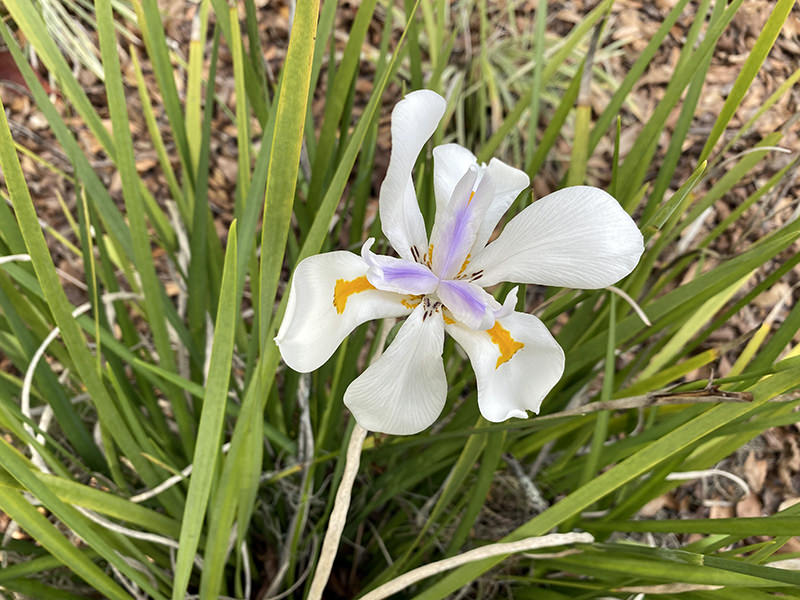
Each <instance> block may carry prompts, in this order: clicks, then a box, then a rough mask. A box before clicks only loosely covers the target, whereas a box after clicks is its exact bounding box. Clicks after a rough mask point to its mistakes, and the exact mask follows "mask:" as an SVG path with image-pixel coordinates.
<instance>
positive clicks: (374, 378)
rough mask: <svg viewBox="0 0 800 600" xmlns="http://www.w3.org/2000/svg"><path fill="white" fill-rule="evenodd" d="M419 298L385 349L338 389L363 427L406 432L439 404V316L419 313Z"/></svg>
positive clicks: (442, 387) (430, 417) (443, 384)
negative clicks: (378, 356)
mask: <svg viewBox="0 0 800 600" xmlns="http://www.w3.org/2000/svg"><path fill="white" fill-rule="evenodd" d="M425 310H426V307H425V306H424V305H423V304H420V305H419V306H418V307H417V308H416V309H414V312H412V313H411V316H409V317H408V319H407V320H406V322H405V323H403V326H402V327H401V328H400V331H398V332H397V337H396V338H395V339H394V341H393V342H392V343H391V344H390V345H389V347H388V348H387V349H386V351H385V352H384V353H383V354H382V355H381V357H380V358H378V360H376V361H375V362H374V363H373V364H372V365H370V366H369V367H368V368H367V370H366V371H364V372H363V373H362V374H361V375H360V376H359V377H358V378H357V379H356V380H355V381H353V383H351V384H350V386H349V387H348V388H347V391H345V393H344V403H345V405H346V406H347V408H349V409H350V411H351V412H352V413H353V416H354V417H355V418H356V421H358V424H359V425H361V426H362V427H363V428H364V429H367V430H369V431H378V432H381V433H391V434H395V435H412V434H414V433H419V432H420V431H422V430H423V429H425V428H427V427H429V426H430V425H431V424H432V423H433V422H434V421H435V420H436V417H438V416H439V413H441V412H442V408H444V402H445V398H446V396H447V379H446V378H445V374H444V365H443V364H442V347H443V344H444V322H443V321H442V316H441V314H439V313H434V314H432V315H430V316H428V317H427V318H426V317H425V314H426V313H425Z"/></svg>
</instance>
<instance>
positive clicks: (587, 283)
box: [470, 186, 644, 289]
mask: <svg viewBox="0 0 800 600" xmlns="http://www.w3.org/2000/svg"><path fill="white" fill-rule="evenodd" d="M643 251H644V241H643V238H642V234H641V232H640V231H639V228H638V227H637V226H636V223H634V222H633V219H631V217H630V216H629V215H628V213H626V212H625V210H624V209H623V208H622V207H621V206H620V205H619V202H617V200H616V199H614V197H613V196H611V195H610V194H608V193H607V192H605V191H603V190H601V189H599V188H595V187H589V186H574V187H569V188H564V189H563V190H559V191H557V192H554V193H552V194H549V195H547V196H545V197H544V198H542V199H541V200H537V201H536V202H534V203H533V204H531V205H530V206H528V207H527V208H525V209H524V210H523V211H522V212H520V213H519V214H518V215H517V216H515V217H514V218H513V219H511V221H510V222H509V223H508V224H507V225H506V227H505V229H503V232H502V233H501V234H500V236H499V237H498V238H497V239H496V240H495V241H494V242H492V243H491V244H489V245H488V246H487V247H486V248H485V249H484V250H483V251H482V252H480V253H478V255H477V256H476V257H475V259H474V260H473V262H472V264H471V265H470V266H471V268H472V269H473V270H474V271H475V272H477V271H478V270H483V275H482V276H481V277H480V278H479V279H477V280H476V281H475V283H477V284H479V285H481V286H484V287H486V286H490V285H494V284H495V283H499V282H501V281H513V282H516V283H536V284H541V285H552V286H563V287H571V288H580V289H597V288H602V287H606V286H608V285H611V284H613V283H615V282H617V281H619V280H620V279H622V278H623V277H625V276H626V275H628V274H629V273H630V272H631V271H633V269H634V267H636V265H637V263H638V262H639V258H640V257H641V255H642V252H643Z"/></svg>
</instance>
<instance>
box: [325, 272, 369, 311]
mask: <svg viewBox="0 0 800 600" xmlns="http://www.w3.org/2000/svg"><path fill="white" fill-rule="evenodd" d="M374 289H375V286H374V285H372V284H371V283H370V282H369V281H368V280H367V276H366V275H362V276H361V277H356V278H355V279H351V280H350V281H345V280H344V279H337V280H336V287H335V288H333V305H334V306H335V307H336V312H337V313H339V314H342V313H343V312H344V309H345V306H347V298H349V297H350V296H351V295H352V294H358V293H359V292H365V291H367V290H374Z"/></svg>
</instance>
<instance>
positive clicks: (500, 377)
mask: <svg viewBox="0 0 800 600" xmlns="http://www.w3.org/2000/svg"><path fill="white" fill-rule="evenodd" d="M498 325H499V327H500V328H498ZM447 332H448V333H449V334H450V335H452V336H453V338H455V340H456V341H457V342H458V343H459V344H460V345H461V347H462V348H464V351H465V352H466V353H467V355H468V356H469V360H470V362H471V363H472V368H473V369H474V370H475V376H476V377H477V380H478V408H480V411H481V414H482V415H483V416H484V417H485V418H486V419H487V420H489V421H492V422H493V423H499V422H500V421H505V420H506V419H509V418H511V417H519V418H522V419H524V418H526V417H527V416H528V415H527V413H526V412H525V411H526V410H531V411H533V412H539V407H540V406H541V404H542V400H544V397H545V396H546V395H547V393H548V392H549V391H550V390H551V389H552V388H553V386H554V385H555V384H556V383H557V382H558V380H559V379H561V375H562V374H563V373H564V351H563V350H561V346H559V345H558V342H556V341H555V339H553V336H552V335H551V334H550V332H549V331H548V330H547V327H545V325H544V323H542V322H541V321H540V320H539V319H537V318H536V317H534V316H533V315H529V314H527V313H520V312H515V313H512V314H511V315H509V316H507V317H505V318H503V319H500V320H499V321H497V322H496V323H495V325H494V327H493V328H492V329H490V330H488V331H474V330H470V329H468V328H466V327H464V326H461V325H458V324H455V325H447ZM493 339H495V340H497V341H493ZM498 342H499V343H498ZM519 344H522V346H521V347H520V346H519ZM501 348H502V350H503V351H502V352H501Z"/></svg>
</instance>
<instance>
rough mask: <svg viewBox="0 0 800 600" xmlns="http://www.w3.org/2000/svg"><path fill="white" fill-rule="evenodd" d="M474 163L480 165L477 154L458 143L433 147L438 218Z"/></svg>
mask: <svg viewBox="0 0 800 600" xmlns="http://www.w3.org/2000/svg"><path fill="white" fill-rule="evenodd" d="M472 165H476V166H477V165H478V159H477V158H475V155H474V154H473V153H472V152H470V151H469V150H467V149H466V148H464V146H460V145H458V144H442V145H441V146H436V148H434V149H433V192H434V195H435V196H436V219H437V220H438V219H439V217H440V214H441V210H442V209H443V208H444V207H445V206H447V204H448V203H449V202H450V198H451V196H452V195H453V190H455V189H456V184H458V182H459V181H461V178H462V177H464V174H465V173H466V172H467V170H468V169H469V168H470V167H471V166H472Z"/></svg>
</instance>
